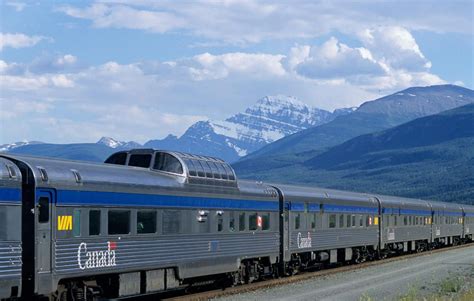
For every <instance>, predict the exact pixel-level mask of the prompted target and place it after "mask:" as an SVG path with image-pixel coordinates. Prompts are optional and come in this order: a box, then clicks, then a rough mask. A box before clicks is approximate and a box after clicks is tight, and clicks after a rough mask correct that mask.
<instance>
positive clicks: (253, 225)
mask: <svg viewBox="0 0 474 301" xmlns="http://www.w3.org/2000/svg"><path fill="white" fill-rule="evenodd" d="M257 219H258V214H257V213H253V214H250V215H249V230H250V231H255V230H257Z"/></svg>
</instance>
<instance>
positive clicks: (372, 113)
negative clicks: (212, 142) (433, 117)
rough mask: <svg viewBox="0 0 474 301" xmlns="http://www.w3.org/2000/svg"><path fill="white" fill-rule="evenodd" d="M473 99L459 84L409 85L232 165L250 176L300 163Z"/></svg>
mask: <svg viewBox="0 0 474 301" xmlns="http://www.w3.org/2000/svg"><path fill="white" fill-rule="evenodd" d="M413 93H417V94H413ZM408 94H412V95H414V96H411V95H408ZM417 95H418V96H417ZM472 102H474V91H473V90H470V89H467V88H463V87H459V86H454V85H436V86H428V87H412V88H408V89H405V90H402V91H399V92H395V93H393V94H391V95H387V96H384V97H381V98H378V99H375V100H372V101H367V102H364V103H363V104H362V105H361V106H360V107H359V108H358V109H357V110H355V111H354V112H353V113H351V114H347V115H344V116H339V117H336V118H335V119H334V120H332V121H330V122H328V123H325V124H322V125H320V126H315V127H312V128H309V129H305V130H302V131H300V132H297V133H295V134H292V135H289V136H286V137H284V138H282V139H280V140H278V141H276V142H274V143H272V144H269V145H267V146H264V147H262V148H261V149H259V150H258V151H255V152H254V153H252V154H250V155H248V156H246V157H243V158H241V159H240V160H239V161H238V162H236V163H234V164H233V166H234V168H235V170H236V172H237V173H238V174H240V175H241V176H243V177H250V176H252V175H255V174H256V173H257V175H258V172H260V171H262V172H264V173H265V172H266V171H267V170H268V169H279V168H283V167H285V166H291V165H292V164H295V163H302V162H304V161H306V160H308V159H310V158H311V157H313V156H315V155H317V154H319V153H322V152H324V151H325V149H326V148H328V147H331V146H335V145H338V144H340V143H342V142H344V141H346V140H349V139H351V138H354V137H357V136H360V135H363V134H369V133H371V132H376V131H380V130H384V129H388V128H391V127H394V126H397V125H400V124H402V123H405V122H408V121H410V120H413V119H416V118H419V117H423V116H425V114H434V113H439V112H441V111H444V110H448V109H452V108H454V107H457V106H461V105H463V104H468V103H472Z"/></svg>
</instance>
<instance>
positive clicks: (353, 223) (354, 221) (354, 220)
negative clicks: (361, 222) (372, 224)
mask: <svg viewBox="0 0 474 301" xmlns="http://www.w3.org/2000/svg"><path fill="white" fill-rule="evenodd" d="M351 220H352V223H351V226H352V227H355V226H356V216H355V215H354V214H353V215H351Z"/></svg>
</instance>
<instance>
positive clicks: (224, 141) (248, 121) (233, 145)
mask: <svg viewBox="0 0 474 301" xmlns="http://www.w3.org/2000/svg"><path fill="white" fill-rule="evenodd" d="M350 112H352V110H349V111H347V112H342V111H340V112H339V113H338V114H333V113H331V112H329V111H325V110H321V109H317V108H314V107H311V106H308V105H306V104H304V103H303V102H301V101H299V100H297V99H296V98H295V97H291V96H284V95H277V96H266V97H263V98H261V99H260V100H258V101H257V103H256V104H255V105H253V106H251V107H249V108H247V109H246V110H245V112H243V113H238V114H236V115H233V116H231V117H229V118H227V119H226V120H222V121H220V120H209V121H199V122H196V123H195V124H193V125H192V126H191V127H189V128H188V130H187V131H186V132H185V133H184V134H183V135H182V136H181V137H179V138H178V137H176V136H172V135H169V136H168V137H166V138H165V139H162V140H150V141H148V142H147V143H145V147H153V148H161V149H172V150H179V151H184V152H192V153H198V154H203V155H211V156H217V157H220V158H222V159H224V160H227V161H229V162H233V161H236V160H238V159H239V158H240V157H242V156H245V155H247V154H249V153H251V152H253V151H255V150H257V149H259V148H261V147H263V146H264V145H266V144H269V143H272V142H274V141H276V140H278V139H280V138H283V137H285V136H287V135H290V134H293V133H296V132H298V131H301V130H303V129H306V128H309V127H312V126H316V125H320V124H323V123H326V122H329V121H331V120H332V119H334V118H335V117H336V115H341V114H348V113H350Z"/></svg>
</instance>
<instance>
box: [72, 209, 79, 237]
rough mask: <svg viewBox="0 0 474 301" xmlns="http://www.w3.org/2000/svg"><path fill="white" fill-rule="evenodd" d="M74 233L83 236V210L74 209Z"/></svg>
mask: <svg viewBox="0 0 474 301" xmlns="http://www.w3.org/2000/svg"><path fill="white" fill-rule="evenodd" d="M72 235H73V236H74V237H78V236H81V210H80V209H74V211H73V212H72Z"/></svg>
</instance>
